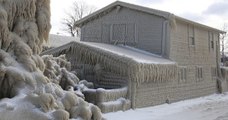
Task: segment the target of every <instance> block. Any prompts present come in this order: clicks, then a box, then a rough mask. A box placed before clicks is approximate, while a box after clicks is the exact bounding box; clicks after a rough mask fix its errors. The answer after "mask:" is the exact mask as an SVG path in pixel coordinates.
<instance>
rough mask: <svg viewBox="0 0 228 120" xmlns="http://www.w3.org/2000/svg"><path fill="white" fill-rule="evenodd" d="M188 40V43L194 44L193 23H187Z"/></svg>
mask: <svg viewBox="0 0 228 120" xmlns="http://www.w3.org/2000/svg"><path fill="white" fill-rule="evenodd" d="M188 41H189V45H191V46H194V45H195V44H196V43H195V30H194V26H193V25H188Z"/></svg>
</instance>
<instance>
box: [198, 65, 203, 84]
mask: <svg viewBox="0 0 228 120" xmlns="http://www.w3.org/2000/svg"><path fill="white" fill-rule="evenodd" d="M196 80H197V81H201V80H203V67H201V66H197V67H196Z"/></svg>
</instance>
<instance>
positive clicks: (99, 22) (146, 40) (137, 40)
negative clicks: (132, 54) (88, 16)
mask: <svg viewBox="0 0 228 120" xmlns="http://www.w3.org/2000/svg"><path fill="white" fill-rule="evenodd" d="M164 21H165V19H164V18H162V17H159V16H156V15H151V14H147V13H143V12H139V11H136V10H132V9H127V8H124V7H122V8H121V9H120V10H119V11H117V10H116V9H113V10H112V11H111V12H109V13H108V14H106V15H103V16H102V17H100V18H97V19H95V20H93V21H90V22H88V23H87V24H85V25H83V26H82V28H81V30H82V35H81V40H82V41H86V42H102V43H108V44H116V43H117V44H118V43H120V44H126V45H129V46H133V47H136V48H139V49H143V50H145V51H148V52H151V53H155V54H162V42H164V41H162V39H163V37H162V36H163V23H164ZM116 25H123V27H122V29H121V28H119V29H118V28H116V29H117V30H119V33H121V35H119V36H118V39H121V40H120V41H118V42H116V41H115V40H113V39H114V38H115V35H114V34H113V32H115V30H116V29H115V26H116ZM124 26H125V27H124ZM122 31H124V32H122ZM115 33H116V32H115ZM123 34H125V35H123ZM122 39H124V40H125V41H122Z"/></svg>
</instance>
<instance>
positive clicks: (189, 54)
mask: <svg viewBox="0 0 228 120" xmlns="http://www.w3.org/2000/svg"><path fill="white" fill-rule="evenodd" d="M189 26H191V27H192V26H193V27H194V39H195V45H192V44H191V41H190V40H189ZM170 32H171V33H170V48H171V49H170V55H169V56H170V59H171V60H173V61H176V62H177V63H178V65H179V66H185V67H186V68H187V76H186V77H187V80H186V82H184V83H183V85H184V86H185V87H181V85H177V86H176V87H178V89H180V91H185V92H186V94H190V93H194V95H193V97H197V96H202V95H206V94H211V93H215V92H216V91H217V89H216V87H215V86H216V79H214V78H213V77H212V68H217V65H218V64H217V62H219V61H217V59H216V54H217V55H218V54H219V53H216V51H217V50H218V51H219V46H218V45H215V46H214V49H213V50H211V46H210V43H209V40H208V39H209V38H208V33H209V32H212V33H213V35H214V39H213V41H214V43H219V37H218V36H219V33H216V32H213V31H210V30H208V29H203V28H200V27H198V26H194V25H191V24H188V23H184V22H181V21H177V23H176V29H172V30H171V31H170ZM215 36H216V37H215ZM216 49H217V50H216ZM199 68H202V70H201V71H202V72H201V74H202V75H200V76H202V79H201V78H198V74H199V73H198V72H199V70H197V69H199ZM217 69H218V68H217ZM188 88H189V89H188ZM204 89H207V90H208V91H205V92H202V90H204ZM192 91H194V92H192ZM180 94H181V93H180ZM189 97H190V96H189Z"/></svg>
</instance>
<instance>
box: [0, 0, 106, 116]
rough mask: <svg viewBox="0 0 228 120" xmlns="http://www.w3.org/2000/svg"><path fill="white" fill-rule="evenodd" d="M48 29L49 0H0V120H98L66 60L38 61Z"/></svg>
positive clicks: (50, 57) (60, 58) (63, 57)
mask: <svg viewBox="0 0 228 120" xmlns="http://www.w3.org/2000/svg"><path fill="white" fill-rule="evenodd" d="M50 28H51V25H50V0H0V48H1V49H0V120H68V119H72V120H76V119H84V120H90V119H93V120H101V119H102V114H101V111H100V109H99V108H98V107H97V106H95V105H93V104H89V103H87V102H85V101H84V99H83V97H79V96H80V95H77V94H80V91H79V92H76V91H73V90H72V88H73V87H74V86H76V85H77V84H78V83H79V79H78V78H77V76H75V74H73V73H72V72H69V71H70V67H71V65H70V63H69V62H67V60H66V58H65V56H60V57H52V56H43V57H40V56H39V54H40V52H41V51H42V45H43V43H44V41H47V40H48V35H49V31H50Z"/></svg>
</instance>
